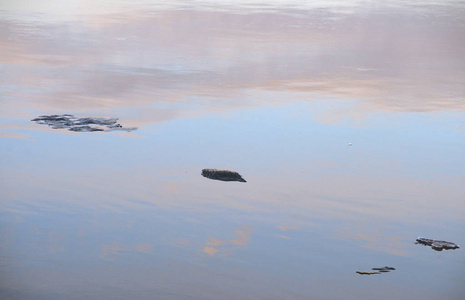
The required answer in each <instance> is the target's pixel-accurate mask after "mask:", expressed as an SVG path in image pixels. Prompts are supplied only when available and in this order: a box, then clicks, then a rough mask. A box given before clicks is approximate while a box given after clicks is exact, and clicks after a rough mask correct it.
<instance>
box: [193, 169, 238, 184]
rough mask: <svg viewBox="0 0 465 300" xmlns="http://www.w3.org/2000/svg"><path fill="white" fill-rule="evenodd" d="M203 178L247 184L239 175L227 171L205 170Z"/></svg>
mask: <svg viewBox="0 0 465 300" xmlns="http://www.w3.org/2000/svg"><path fill="white" fill-rule="evenodd" d="M202 176H203V177H206V178H210V179H214V180H221V181H239V182H247V181H245V180H244V178H242V176H241V175H240V174H239V173H237V172H233V171H227V170H215V169H203V170H202Z"/></svg>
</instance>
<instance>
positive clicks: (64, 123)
mask: <svg viewBox="0 0 465 300" xmlns="http://www.w3.org/2000/svg"><path fill="white" fill-rule="evenodd" d="M31 121H33V122H36V123H37V124H42V125H48V126H50V127H52V128H53V129H68V130H70V131H74V132H94V131H116V130H117V131H133V130H136V129H137V128H136V127H123V126H122V125H121V124H117V123H116V122H118V118H76V117H75V116H73V115H69V114H64V115H49V116H39V117H37V118H35V119H32V120H31Z"/></svg>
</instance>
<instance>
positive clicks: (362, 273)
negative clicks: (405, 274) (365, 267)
mask: <svg viewBox="0 0 465 300" xmlns="http://www.w3.org/2000/svg"><path fill="white" fill-rule="evenodd" d="M355 273H358V274H360V275H375V274H381V273H380V272H370V271H355Z"/></svg>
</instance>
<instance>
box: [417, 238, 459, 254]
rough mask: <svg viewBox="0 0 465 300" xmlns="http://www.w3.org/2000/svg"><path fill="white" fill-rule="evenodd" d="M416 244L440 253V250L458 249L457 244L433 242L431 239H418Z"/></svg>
mask: <svg viewBox="0 0 465 300" xmlns="http://www.w3.org/2000/svg"><path fill="white" fill-rule="evenodd" d="M416 244H422V245H425V246H430V247H431V248H433V249H434V250H436V251H442V250H451V249H452V250H454V249H458V248H460V247H459V246H458V245H457V244H454V243H451V242H446V241H439V240H433V239H427V238H424V237H419V238H417V240H416Z"/></svg>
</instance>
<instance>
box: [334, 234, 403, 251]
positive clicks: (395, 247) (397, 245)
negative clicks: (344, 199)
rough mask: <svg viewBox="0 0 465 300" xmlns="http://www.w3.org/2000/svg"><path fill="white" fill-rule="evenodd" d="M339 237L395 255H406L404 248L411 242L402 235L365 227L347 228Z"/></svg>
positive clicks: (367, 247)
mask: <svg viewBox="0 0 465 300" xmlns="http://www.w3.org/2000/svg"><path fill="white" fill-rule="evenodd" d="M367 231H368V233H367ZM340 237H341V238H342V239H346V240H354V241H358V242H360V243H362V247H364V248H366V249H370V250H375V251H382V252H386V253H389V254H392V255H397V256H406V255H407V250H406V249H407V247H408V245H409V244H411V242H409V241H406V240H405V238H404V237H401V236H396V235H389V234H386V232H384V231H383V230H380V229H368V228H367V229H365V230H363V229H361V230H360V232H355V231H350V230H348V231H346V232H343V233H342V234H341V236H340Z"/></svg>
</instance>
